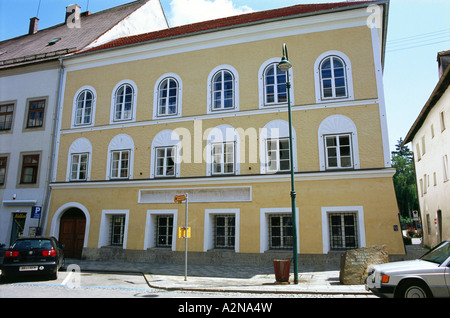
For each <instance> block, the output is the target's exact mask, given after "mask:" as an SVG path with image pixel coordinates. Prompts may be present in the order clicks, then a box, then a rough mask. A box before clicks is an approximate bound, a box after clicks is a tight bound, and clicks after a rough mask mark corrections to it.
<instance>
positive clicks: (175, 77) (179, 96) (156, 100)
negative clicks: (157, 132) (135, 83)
mask: <svg viewBox="0 0 450 318" xmlns="http://www.w3.org/2000/svg"><path fill="white" fill-rule="evenodd" d="M168 79H173V80H175V81H176V82H177V85H178V86H177V109H176V112H175V113H174V114H159V92H160V87H161V84H162V83H163V82H164V81H166V80H168ZM182 104H183V81H182V80H181V77H180V76H178V75H177V74H175V73H166V74H164V75H162V76H160V77H159V78H158V79H157V80H156V83H155V87H154V89H153V119H161V118H173V117H180V116H181V111H182ZM166 107H167V105H166Z"/></svg>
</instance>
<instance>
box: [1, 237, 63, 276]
mask: <svg viewBox="0 0 450 318" xmlns="http://www.w3.org/2000/svg"><path fill="white" fill-rule="evenodd" d="M62 248H63V246H61V245H60V244H59V243H58V241H57V240H56V238H54V237H28V238H19V239H17V240H16V241H15V242H14V244H13V245H12V246H11V247H10V248H9V249H7V250H6V251H5V255H4V256H3V264H2V267H1V269H2V277H13V276H24V275H48V276H50V277H51V278H52V279H56V278H57V277H58V270H59V269H60V268H61V267H62V266H63V265H64V253H63V250H62Z"/></svg>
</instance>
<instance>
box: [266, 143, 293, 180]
mask: <svg viewBox="0 0 450 318" xmlns="http://www.w3.org/2000/svg"><path fill="white" fill-rule="evenodd" d="M267 165H268V166H267V170H268V171H270V172H278V171H290V169H291V165H290V149H289V139H288V138H281V139H268V140H267Z"/></svg>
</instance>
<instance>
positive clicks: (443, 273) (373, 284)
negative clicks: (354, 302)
mask: <svg viewBox="0 0 450 318" xmlns="http://www.w3.org/2000/svg"><path fill="white" fill-rule="evenodd" d="M368 274H369V275H368V277H367V279H366V289H367V290H370V291H371V292H373V293H374V294H375V295H377V296H380V297H389V298H392V297H395V298H429V297H450V241H444V242H442V243H441V244H439V245H437V246H436V247H435V248H433V249H432V250H430V251H429V252H428V253H426V254H425V255H424V256H422V257H421V258H419V259H417V260H413V261H404V262H392V263H386V264H381V265H372V266H370V268H369V271H368Z"/></svg>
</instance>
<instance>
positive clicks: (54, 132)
mask: <svg viewBox="0 0 450 318" xmlns="http://www.w3.org/2000/svg"><path fill="white" fill-rule="evenodd" d="M63 77H64V65H63V60H62V58H59V83H58V98H57V102H56V109H55V112H54V115H53V116H54V120H53V126H52V145H51V148H50V156H49V157H50V160H49V164H48V171H49V173H48V179H47V189H46V193H45V199H44V206H43V208H42V210H43V216H42V217H41V220H39V221H40V224H42V225H40V226H41V234H44V233H45V232H46V228H47V219H48V215H49V214H50V213H49V212H50V211H49V208H50V198H51V196H52V189H51V187H50V183H51V182H52V180H54V171H55V170H54V165H55V164H56V160H55V158H56V153H55V152H56V151H57V146H56V145H57V142H58V138H57V135H58V134H57V129H58V127H59V114H60V109H61V108H62V105H61V101H62V94H63V91H62V90H63V88H62V87H63Z"/></svg>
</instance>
